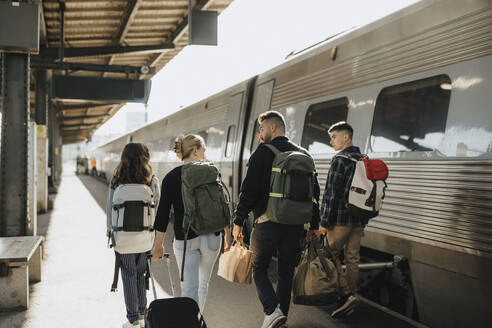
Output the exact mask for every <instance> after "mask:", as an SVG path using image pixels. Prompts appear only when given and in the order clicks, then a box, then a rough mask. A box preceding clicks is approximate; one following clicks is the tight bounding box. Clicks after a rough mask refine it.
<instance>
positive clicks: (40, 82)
mask: <svg viewBox="0 0 492 328" xmlns="http://www.w3.org/2000/svg"><path fill="white" fill-rule="evenodd" d="M35 77H36V94H35V97H36V112H35V117H36V123H37V124H41V125H46V124H47V123H48V85H47V84H48V81H47V79H46V70H44V69H38V70H37V71H36V72H35Z"/></svg>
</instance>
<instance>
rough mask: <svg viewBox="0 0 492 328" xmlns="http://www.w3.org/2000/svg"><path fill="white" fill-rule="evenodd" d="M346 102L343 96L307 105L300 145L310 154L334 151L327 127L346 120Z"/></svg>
mask: <svg viewBox="0 0 492 328" xmlns="http://www.w3.org/2000/svg"><path fill="white" fill-rule="evenodd" d="M348 103H349V102H348V99H347V98H346V97H343V98H338V99H333V100H329V101H325V102H322V103H317V104H313V105H311V106H309V108H308V110H307V113H306V119H305V120H304V129H303V131H302V140H301V146H302V147H304V148H306V149H307V150H308V151H309V152H310V153H312V154H321V153H323V154H326V153H328V154H329V153H334V152H335V151H334V149H333V148H332V147H331V146H330V136H329V135H328V129H329V128H330V126H331V125H333V124H335V123H337V122H340V121H345V120H347V113H348Z"/></svg>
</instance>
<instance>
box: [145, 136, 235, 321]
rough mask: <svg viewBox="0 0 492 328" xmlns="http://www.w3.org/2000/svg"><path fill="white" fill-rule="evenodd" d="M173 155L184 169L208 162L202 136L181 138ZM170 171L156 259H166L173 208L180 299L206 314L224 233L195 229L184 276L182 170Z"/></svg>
mask: <svg viewBox="0 0 492 328" xmlns="http://www.w3.org/2000/svg"><path fill="white" fill-rule="evenodd" d="M174 152H175V153H176V155H177V156H178V158H179V159H180V160H181V161H182V163H183V165H184V164H186V163H190V162H196V161H204V160H205V141H204V140H203V138H202V137H200V136H199V135H194V134H188V135H186V136H181V137H178V138H177V140H176V142H175V145H174ZM183 165H181V166H178V167H176V168H174V169H173V170H171V171H170V172H169V173H168V174H167V175H166V176H165V177H164V179H163V180H162V187H161V189H162V193H161V200H160V203H159V208H158V210H157V215H156V221H155V229H156V239H155V243H154V251H153V259H154V260H158V259H161V258H162V257H163V256H164V246H163V241H164V236H165V233H166V229H167V225H168V223H169V213H170V210H171V207H173V209H174V243H173V248H174V254H175V255H176V259H177V263H178V269H179V271H180V273H183V278H184V279H183V281H182V282H181V294H182V295H181V296H184V297H190V298H192V299H194V300H195V301H196V302H197V303H198V306H199V308H200V311H201V312H202V313H203V308H204V306H205V300H206V298H207V293H208V285H209V281H210V277H211V276H212V270H213V268H214V264H215V262H216V260H217V258H218V256H219V252H220V246H221V240H222V237H221V233H220V232H218V233H210V234H204V235H197V234H196V233H195V232H194V231H193V230H192V229H190V230H189V232H188V235H187V238H186V239H187V245H186V257H185V263H184V268H185V270H184V272H182V269H183V268H182V263H181V261H180V259H182V258H183V253H184V240H185V234H186V232H185V231H184V229H183V217H184V205H183V197H182V190H181V172H182V167H183ZM224 229H225V244H224V249H225V250H228V249H229V248H230V246H231V243H232V236H231V233H230V228H229V226H227V227H225V228H224Z"/></svg>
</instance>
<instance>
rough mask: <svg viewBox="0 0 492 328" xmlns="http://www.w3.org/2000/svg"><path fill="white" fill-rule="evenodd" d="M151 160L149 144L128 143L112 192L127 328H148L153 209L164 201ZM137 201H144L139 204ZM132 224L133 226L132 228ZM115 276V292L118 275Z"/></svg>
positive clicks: (112, 233) (111, 219) (112, 232)
mask: <svg viewBox="0 0 492 328" xmlns="http://www.w3.org/2000/svg"><path fill="white" fill-rule="evenodd" d="M149 160H150V154H149V150H148V149H147V147H146V146H145V145H143V144H141V143H129V144H127V145H126V146H125V148H124V149H123V152H122V153H121V160H120V163H119V164H118V166H117V167H116V169H115V171H114V175H113V178H112V179H111V184H110V187H109V192H108V202H107V207H106V214H107V219H108V221H107V223H108V224H107V228H108V230H107V236H108V238H111V239H112V241H113V242H112V243H113V247H114V249H115V254H116V257H117V258H118V257H119V261H120V262H119V267H120V269H121V278H122V280H123V294H124V297H125V304H126V317H127V319H128V321H126V322H125V323H124V324H123V328H134V327H141V328H142V327H145V320H144V311H145V308H146V307H147V297H146V288H145V285H146V283H145V275H146V272H147V254H148V252H149V251H150V250H151V248H152V244H153V239H154V232H153V230H152V225H153V219H154V217H153V213H154V212H155V210H154V208H153V207H157V206H158V201H159V199H160V190H159V180H158V179H157V177H155V176H153V175H152V167H151V166H150V164H149ZM126 198H128V201H126V200H125V199H126ZM136 199H141V200H143V201H142V202H135V200H136ZM122 221H124V222H122ZM132 221H133V222H137V224H136V225H134V224H133V222H132ZM129 225H133V226H132V227H130V228H129ZM145 225H146V226H145ZM135 226H136V228H135ZM128 231H130V232H128ZM116 263H118V259H117V260H116ZM116 270H117V268H116ZM115 277H116V279H115V281H116V282H114V283H113V288H112V289H114V290H115V289H116V283H117V279H118V278H117V272H116V273H115Z"/></svg>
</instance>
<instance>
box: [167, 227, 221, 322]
mask: <svg viewBox="0 0 492 328" xmlns="http://www.w3.org/2000/svg"><path fill="white" fill-rule="evenodd" d="M221 241H222V237H221V235H218V236H216V235H215V234H213V233H211V234H208V235H200V236H198V237H195V238H193V239H188V240H187V241H186V258H185V267H184V276H183V281H182V282H181V296H184V297H190V298H192V299H194V300H195V301H196V302H197V303H198V306H199V307H200V311H201V312H202V313H203V308H204V307H205V300H206V299H207V293H208V284H209V282H210V277H211V276H212V270H213V268H214V265H215V261H217V258H218V255H219V253H220V243H221ZM183 245H184V241H183V240H174V254H175V255H176V261H177V262H178V269H179V273H180V274H181V270H182V268H181V263H182V259H183V248H184V247H183Z"/></svg>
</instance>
